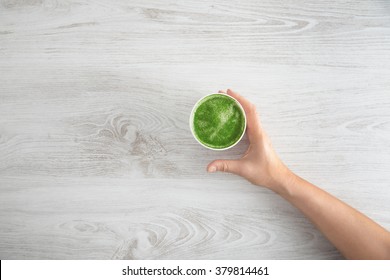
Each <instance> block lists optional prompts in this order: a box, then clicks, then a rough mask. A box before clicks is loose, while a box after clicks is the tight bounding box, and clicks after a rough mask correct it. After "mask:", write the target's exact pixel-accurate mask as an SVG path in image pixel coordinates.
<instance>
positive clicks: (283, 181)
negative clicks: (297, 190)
mask: <svg viewBox="0 0 390 280" xmlns="http://www.w3.org/2000/svg"><path fill="white" fill-rule="evenodd" d="M271 177H272V178H273V179H272V181H271V182H270V184H269V185H268V188H269V189H270V190H272V191H274V192H275V193H277V194H279V195H281V196H283V197H285V196H288V195H289V193H291V188H292V187H293V186H294V184H295V182H296V181H297V179H298V176H297V175H296V174H295V173H294V172H292V171H291V170H290V169H289V168H288V167H287V166H285V165H284V164H283V163H281V166H279V167H278V168H277V169H276V170H275V172H274V174H273V175H271Z"/></svg>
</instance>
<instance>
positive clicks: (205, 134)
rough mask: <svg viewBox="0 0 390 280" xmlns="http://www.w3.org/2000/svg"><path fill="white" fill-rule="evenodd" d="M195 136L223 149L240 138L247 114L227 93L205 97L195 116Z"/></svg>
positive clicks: (205, 142)
mask: <svg viewBox="0 0 390 280" xmlns="http://www.w3.org/2000/svg"><path fill="white" fill-rule="evenodd" d="M193 130H194V134H195V137H196V138H197V139H198V140H199V142H201V143H202V144H204V145H205V146H207V147H210V148H214V149H223V148H227V147H230V146H232V145H234V144H235V143H236V142H237V141H239V140H240V138H241V136H242V134H243V133H244V130H245V116H244V113H243V112H242V109H241V107H240V106H239V105H238V104H237V102H236V101H235V100H234V99H233V98H231V97H230V96H228V95H225V94H212V95H209V96H206V97H205V98H203V99H202V100H201V101H200V102H199V103H198V105H197V107H196V108H195V113H194V117H193Z"/></svg>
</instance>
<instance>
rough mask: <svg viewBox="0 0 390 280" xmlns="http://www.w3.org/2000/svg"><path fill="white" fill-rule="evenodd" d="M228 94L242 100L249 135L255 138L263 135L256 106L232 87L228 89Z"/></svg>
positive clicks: (239, 100)
mask: <svg viewBox="0 0 390 280" xmlns="http://www.w3.org/2000/svg"><path fill="white" fill-rule="evenodd" d="M227 94H228V95H230V96H231V97H233V98H235V99H236V100H237V101H238V102H240V104H241V106H242V107H243V108H244V111H245V115H246V119H247V128H248V137H249V138H252V139H253V138H254V137H256V136H261V122H260V117H259V115H258V114H257V110H256V106H255V105H254V104H253V103H251V102H250V101H249V100H248V99H246V98H245V97H243V96H241V95H240V94H238V93H237V92H234V91H232V90H231V89H228V90H227ZM249 140H251V139H249Z"/></svg>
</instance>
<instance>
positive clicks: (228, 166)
mask: <svg viewBox="0 0 390 280" xmlns="http://www.w3.org/2000/svg"><path fill="white" fill-rule="evenodd" d="M207 171H208V172H210V173H212V172H216V171H222V172H229V173H234V174H237V175H239V173H240V172H239V171H240V161H239V160H225V159H217V160H214V161H213V162H211V163H210V164H209V165H208V166H207Z"/></svg>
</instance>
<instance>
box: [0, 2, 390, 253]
mask: <svg viewBox="0 0 390 280" xmlns="http://www.w3.org/2000/svg"><path fill="white" fill-rule="evenodd" d="M228 87H229V88H233V89H236V90H237V91H239V92H241V93H242V94H243V95H244V96H246V97H247V98H248V99H250V100H251V101H252V102H253V103H255V104H256V105H257V107H258V109H259V112H260V114H261V118H262V122H263V125H264V127H265V129H266V131H267V132H268V134H269V135H270V138H271V139H272V141H273V144H274V147H275V149H276V150H277V151H278V153H279V155H280V156H281V158H282V159H283V160H284V161H285V162H286V164H287V165H288V166H290V168H291V169H292V170H294V171H295V172H297V173H298V174H300V175H301V176H302V177H305V178H307V179H308V180H310V181H312V182H313V183H315V184H317V185H319V186H321V187H322V188H324V189H325V190H327V191H329V192H330V193H332V194H334V195H335V196H337V197H339V198H341V199H342V200H344V201H346V202H347V203H349V204H351V205H352V206H354V207H356V208H357V209H359V210H360V211H362V212H364V213H366V214H367V215H368V216H370V217H371V218H373V219H374V220H376V221H377V222H379V223H380V224H382V225H383V226H384V227H386V228H388V229H389V228H390V215H389V214H390V172H389V171H390V144H389V142H390V5H389V2H388V1H386V0H384V1H378V0H371V1H370V0H366V1H352V2H351V1H282V0H279V1H256V0H243V1H222V0H221V1H173V0H171V1H141V0H139V1H125V0H121V1H109V0H97V1H87V0H80V1H27V0H25V1H16V0H5V1H2V2H0V258H1V259H231V258H234V259H338V258H342V256H341V255H340V254H339V253H338V252H337V250H336V249H335V248H334V247H333V246H332V245H331V244H330V243H329V242H328V241H327V240H326V239H325V238H324V237H323V236H322V234H321V233H320V232H319V231H317V230H316V229H315V227H314V226H313V225H312V224H311V223H310V222H309V221H308V220H307V219H306V218H305V217H304V216H303V215H302V214H301V213H300V212H299V211H298V210H296V209H294V208H293V207H292V206H290V205H289V204H288V203H287V202H285V201H284V200H283V199H281V198H280V197H278V196H277V195H276V194H274V193H272V192H271V191H268V190H267V189H264V188H261V187H257V186H253V185H251V184H250V183H248V182H246V181H244V180H243V179H241V178H239V177H236V176H233V175H230V174H207V173H206V171H205V168H206V165H207V164H208V163H209V162H210V161H211V160H213V159H216V158H237V157H239V156H240V155H241V154H242V153H243V152H244V151H245V149H246V147H247V145H248V140H247V139H244V140H243V141H241V142H240V144H239V145H238V146H236V147H235V148H233V149H231V150H229V151H224V152H215V151H208V150H206V149H205V148H203V147H201V146H200V145H199V144H197V143H196V141H195V140H194V139H193V138H192V135H191V133H190V130H189V126H188V119H189V113H190V111H191V109H192V106H193V104H194V103H195V102H196V101H197V100H198V99H199V98H200V97H202V96H204V95H206V94H209V93H212V92H215V91H217V90H218V89H226V88H228Z"/></svg>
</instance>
